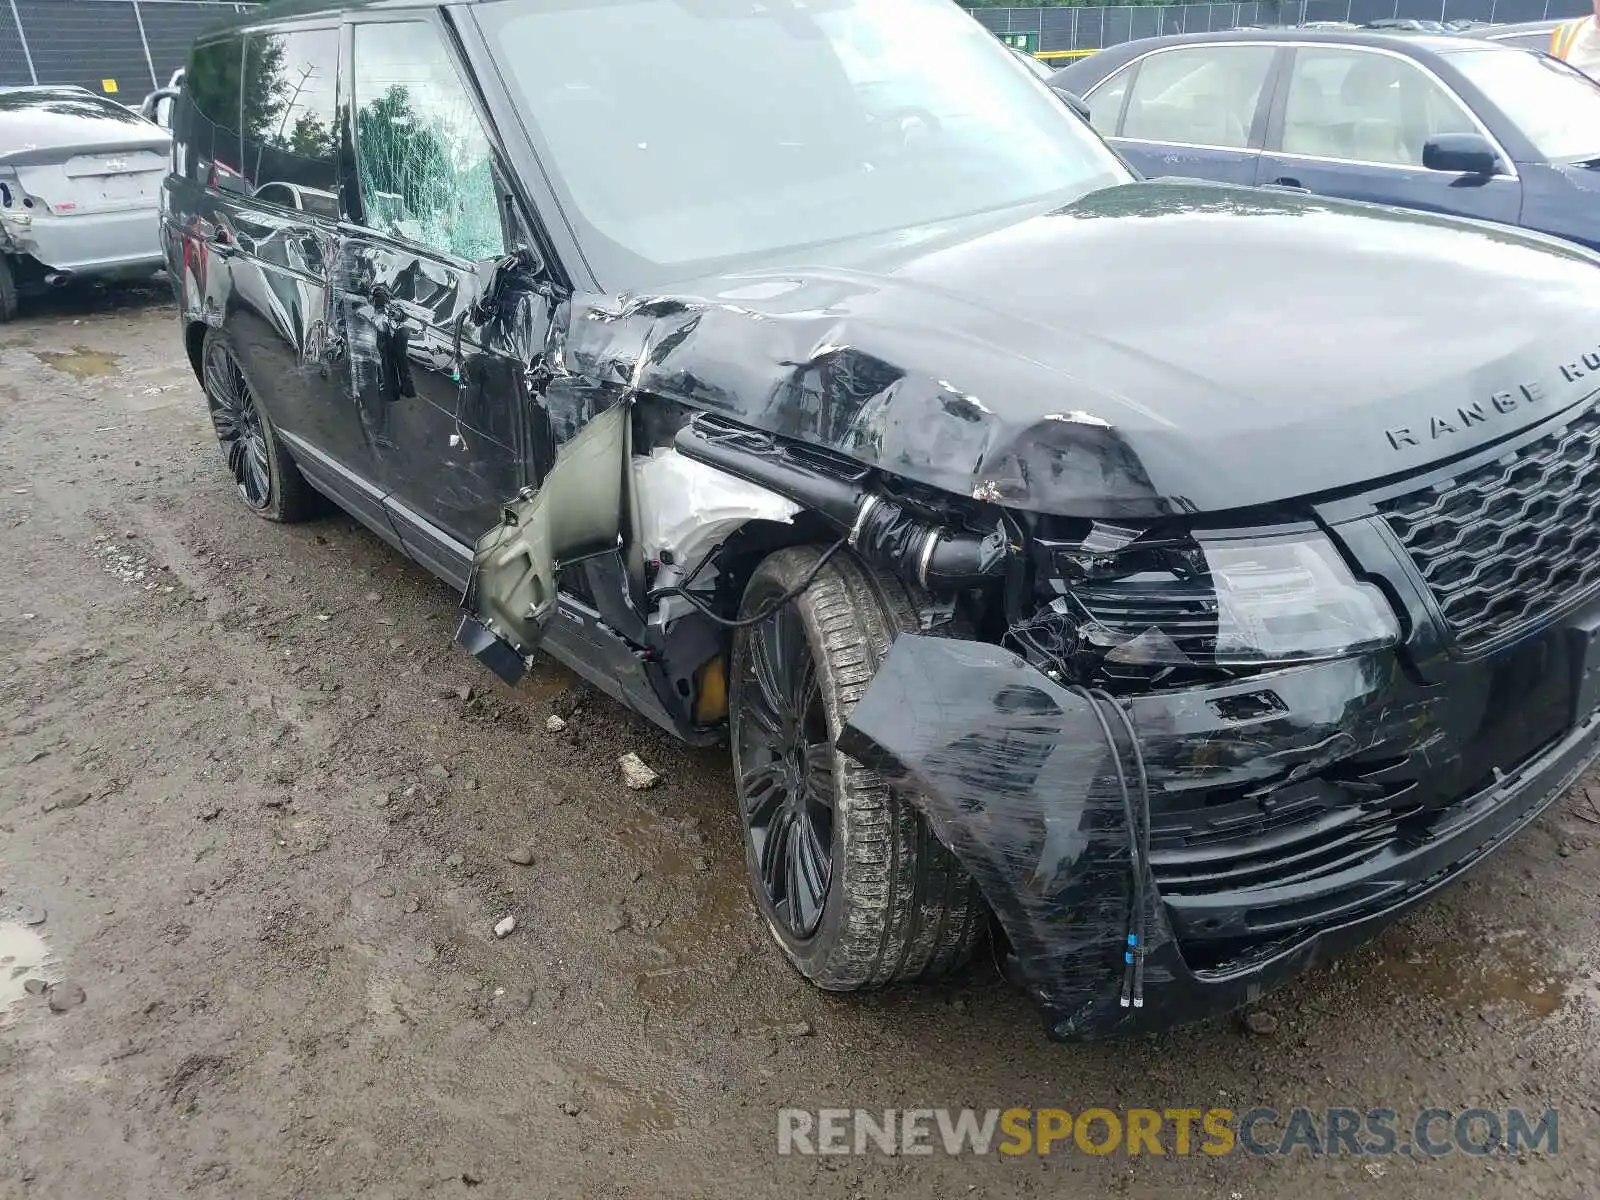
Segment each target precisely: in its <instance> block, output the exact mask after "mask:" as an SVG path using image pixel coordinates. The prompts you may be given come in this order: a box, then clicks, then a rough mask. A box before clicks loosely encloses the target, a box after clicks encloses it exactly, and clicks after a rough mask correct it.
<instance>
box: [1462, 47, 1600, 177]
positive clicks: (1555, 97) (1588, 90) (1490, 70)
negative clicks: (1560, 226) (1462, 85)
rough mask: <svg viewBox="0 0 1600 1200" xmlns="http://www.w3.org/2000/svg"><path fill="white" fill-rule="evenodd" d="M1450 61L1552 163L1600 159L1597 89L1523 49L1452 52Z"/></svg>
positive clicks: (1583, 77) (1552, 61) (1599, 97)
mask: <svg viewBox="0 0 1600 1200" xmlns="http://www.w3.org/2000/svg"><path fill="white" fill-rule="evenodd" d="M1450 63H1451V65H1452V66H1454V67H1455V68H1456V70H1458V71H1460V72H1461V73H1462V74H1463V75H1465V76H1466V77H1467V78H1468V79H1469V80H1471V81H1472V82H1473V83H1475V84H1476V85H1477V86H1478V90H1479V91H1481V92H1482V93H1483V94H1484V95H1485V96H1487V97H1488V98H1489V102H1490V103H1491V104H1493V105H1494V106H1495V107H1496V108H1498V109H1499V110H1500V111H1501V112H1503V113H1505V115H1506V119H1507V120H1509V121H1510V122H1511V123H1512V124H1513V125H1515V126H1516V127H1517V128H1518V129H1520V130H1521V131H1522V133H1523V136H1525V137H1526V138H1527V139H1528V140H1529V141H1530V142H1532V143H1533V146H1534V149H1535V150H1537V151H1538V152H1539V154H1540V155H1541V156H1542V157H1544V158H1547V159H1549V160H1551V161H1552V162H1561V161H1568V162H1571V161H1574V160H1579V159H1590V158H1595V157H1597V156H1600V85H1597V84H1596V83H1595V82H1594V81H1593V80H1592V79H1590V78H1589V77H1588V76H1587V75H1584V74H1582V73H1581V72H1578V71H1575V70H1573V69H1572V68H1571V67H1569V66H1567V65H1566V64H1565V63H1562V62H1557V61H1556V60H1555V59H1553V58H1547V57H1545V56H1544V55H1542V54H1529V53H1528V52H1526V51H1522V50H1487V49H1485V50H1472V51H1466V52H1463V53H1452V54H1451V55H1450Z"/></svg>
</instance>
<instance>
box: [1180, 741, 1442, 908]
mask: <svg viewBox="0 0 1600 1200" xmlns="http://www.w3.org/2000/svg"><path fill="white" fill-rule="evenodd" d="M1416 790H1417V785H1416V782H1415V779H1414V778H1413V776H1412V773H1411V770H1410V766H1409V760H1408V759H1406V758H1392V759H1379V760H1374V761H1371V762H1367V763H1355V762H1345V763H1341V764H1338V765H1337V766H1336V767H1334V768H1331V769H1330V770H1328V771H1327V772H1326V773H1325V776H1324V777H1323V778H1317V779H1307V780H1301V781H1298V782H1296V783H1293V784H1289V785H1288V786H1272V785H1267V786H1265V787H1256V788H1252V789H1249V790H1247V791H1243V792H1241V793H1240V794H1236V795H1230V794H1229V793H1228V791H1227V790H1225V789H1224V790H1220V791H1219V790H1208V791H1205V792H1202V793H1200V796H1201V797H1203V802H1202V805H1201V806H1198V807H1197V806H1191V805H1184V804H1183V803H1182V802H1181V801H1180V800H1178V799H1177V798H1176V797H1173V798H1170V799H1169V800H1168V801H1167V803H1166V804H1164V805H1163V806H1162V808H1161V810H1160V812H1159V814H1158V815H1157V816H1156V818H1155V822H1154V826H1153V828H1152V830H1151V856H1150V858H1151V863H1150V865H1151V868H1152V870H1153V871H1154V874H1155V877H1156V881H1157V885H1158V886H1159V887H1160V889H1161V893H1162V895H1164V896H1167V897H1168V898H1174V897H1182V896H1191V895H1193V896H1204V895H1212V894H1216V893H1218V892H1248V891H1254V890H1257V889H1269V888H1279V887H1285V886H1291V885H1294V884H1309V883H1312V882H1314V881H1315V880H1317V879H1319V878H1323V877H1326V876H1330V875H1335V874H1338V873H1339V872H1341V871H1344V870H1347V869H1348V868H1350V867H1352V866H1355V865H1357V864H1358V863H1360V862H1361V861H1363V860H1364V859H1366V858H1368V857H1370V856H1371V855H1372V854H1375V853H1377V852H1378V851H1379V850H1381V849H1382V848H1383V846H1384V845H1385V844H1387V843H1388V842H1390V841H1391V840H1393V839H1394V837H1395V836H1396V835H1397V833H1398V832H1399V830H1400V828H1401V826H1402V824H1403V822H1405V820H1406V819H1407V818H1409V817H1411V816H1413V815H1414V814H1416V813H1417V812H1418V811H1419V808H1420V805H1419V804H1418V803H1417V802H1416V800H1415V799H1414V798H1413V793H1415V792H1416Z"/></svg>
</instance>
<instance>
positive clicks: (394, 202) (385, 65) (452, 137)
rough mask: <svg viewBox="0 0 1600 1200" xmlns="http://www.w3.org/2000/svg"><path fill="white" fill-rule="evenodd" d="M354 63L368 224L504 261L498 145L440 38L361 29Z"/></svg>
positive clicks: (379, 27) (429, 29) (430, 33)
mask: <svg viewBox="0 0 1600 1200" xmlns="http://www.w3.org/2000/svg"><path fill="white" fill-rule="evenodd" d="M354 58H355V77H354V92H355V105H356V117H355V124H356V128H355V134H356V167H357V171H358V174H359V177H360V181H361V199H362V204H363V205H364V207H365V210H366V223H367V225H368V226H369V227H370V228H373V229H376V230H378V231H380V232H382V233H385V234H388V235H390V236H392V237H399V238H404V239H405V240H406V241H409V242H415V243H417V244H418V245H423V246H427V247H429V248H431V249H434V250H439V251H442V252H444V253H446V254H450V255H454V256H455V257H457V258H463V259H468V260H471V261H479V260H482V259H486V258H496V257H498V256H499V255H501V254H504V253H505V250H506V245H505V234H504V232H503V229H502V226H501V223H500V206H499V204H498V190H497V189H496V187H495V183H494V175H493V172H492V169H491V165H490V163H491V158H490V153H489V139H488V137H487V136H486V135H485V133H484V130H483V125H482V123H481V122H480V121H479V120H478V114H477V112H476V111H475V110H474V109H473V106H472V104H471V102H470V101H469V100H468V98H467V90H466V86H465V84H463V82H462V81H461V79H460V77H459V76H458V75H457V74H456V70H455V67H454V66H453V65H452V64H451V62H450V57H449V55H448V54H447V52H446V51H445V47H444V44H443V43H442V42H441V41H440V39H439V34H438V31H437V30H436V29H435V28H434V26H432V25H431V24H429V23H427V22H425V21H391V22H383V23H381V24H372V25H357V26H356V30H355V55H354Z"/></svg>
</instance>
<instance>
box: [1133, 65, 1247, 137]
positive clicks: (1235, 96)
mask: <svg viewBox="0 0 1600 1200" xmlns="http://www.w3.org/2000/svg"><path fill="white" fill-rule="evenodd" d="M1276 53H1277V48H1276V47H1274V46H1188V47H1184V48H1182V49H1177V50H1162V51H1158V52H1157V53H1155V54H1152V55H1151V56H1150V57H1149V58H1147V59H1145V60H1144V61H1143V62H1142V63H1140V64H1139V74H1138V76H1137V77H1136V78H1135V79H1134V82H1133V95H1132V96H1131V97H1130V98H1129V100H1128V115H1127V116H1126V117H1125V118H1124V119H1123V123H1122V136H1123V137H1129V138H1142V139H1144V140H1145V141H1150V142H1174V143H1177V144H1179V145H1189V146H1223V147H1227V148H1229V149H1241V150H1242V149H1245V148H1246V147H1248V146H1249V144H1250V126H1251V124H1252V123H1253V122H1254V121H1255V116H1256V105H1257V103H1258V101H1259V100H1260V98H1261V89H1262V88H1263V87H1264V86H1266V82H1267V72H1268V71H1270V70H1271V69H1272V56H1273V55H1274V54H1276Z"/></svg>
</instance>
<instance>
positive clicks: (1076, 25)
mask: <svg viewBox="0 0 1600 1200" xmlns="http://www.w3.org/2000/svg"><path fill="white" fill-rule="evenodd" d="M1591 11H1593V10H1592V9H1591V7H1590V5H1589V3H1588V2H1587V0H1259V2H1246V3H1237V4H1164V5H1137V6H1135V5H1119V6H1116V7H1106V8H1065V7H1057V8H978V9H973V10H972V15H973V16H975V17H976V18H977V19H978V20H979V21H981V22H982V23H983V24H984V25H985V26H987V27H988V28H989V29H991V30H993V31H994V32H995V33H1009V34H1018V35H1022V37H1019V38H1018V39H1017V40H1018V41H1019V42H1020V41H1022V40H1023V39H1024V38H1025V40H1026V43H1027V45H1026V48H1027V49H1028V50H1029V51H1031V52H1033V53H1036V54H1037V53H1048V52H1050V51H1058V52H1059V51H1063V50H1097V49H1100V48H1102V47H1105V46H1115V45H1118V44H1120V43H1122V42H1130V41H1133V40H1134V39H1135V38H1146V37H1158V36H1160V35H1162V34H1170V33H1207V32H1209V31H1211V30H1213V29H1237V28H1239V27H1240V26H1241V25H1299V24H1302V23H1304V22H1306V21H1350V22H1352V23H1354V24H1357V25H1365V24H1366V23H1367V22H1368V21H1380V20H1386V19H1388V18H1392V17H1410V18H1415V19H1421V20H1428V21H1456V20H1466V21H1490V22H1494V23H1497V24H1510V23H1512V22H1516V21H1543V20H1548V19H1551V18H1566V17H1576V16H1580V15H1582V14H1583V13H1586V12H1591Z"/></svg>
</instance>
